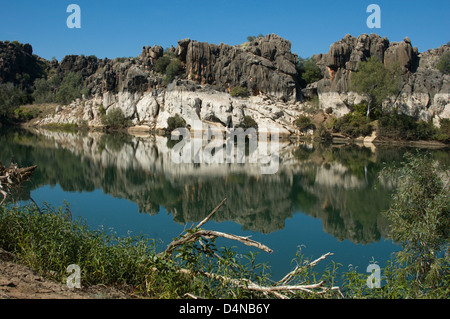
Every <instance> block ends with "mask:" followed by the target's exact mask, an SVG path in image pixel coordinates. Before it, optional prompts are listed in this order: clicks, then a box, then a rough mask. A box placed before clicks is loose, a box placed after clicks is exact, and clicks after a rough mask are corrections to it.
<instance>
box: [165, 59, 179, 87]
mask: <svg viewBox="0 0 450 319" xmlns="http://www.w3.org/2000/svg"><path fill="white" fill-rule="evenodd" d="M182 68H183V66H182V65H181V61H180V60H178V59H177V58H174V59H172V60H171V61H170V63H169V65H168V66H167V68H166V76H165V77H164V81H165V82H166V83H170V82H172V81H173V79H175V77H176V76H177V75H178V74H179V73H180V71H181V70H182Z"/></svg>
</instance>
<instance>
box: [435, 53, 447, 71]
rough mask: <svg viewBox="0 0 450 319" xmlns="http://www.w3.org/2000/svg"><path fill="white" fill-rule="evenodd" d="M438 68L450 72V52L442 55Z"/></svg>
mask: <svg viewBox="0 0 450 319" xmlns="http://www.w3.org/2000/svg"><path fill="white" fill-rule="evenodd" d="M436 68H437V69H438V70H439V71H441V72H442V73H444V74H450V52H445V53H444V54H443V55H442V57H441V58H440V60H439V62H438V64H437V66H436Z"/></svg>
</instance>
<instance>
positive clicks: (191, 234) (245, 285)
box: [154, 199, 340, 299]
mask: <svg viewBox="0 0 450 319" xmlns="http://www.w3.org/2000/svg"><path fill="white" fill-rule="evenodd" d="M225 201H226V199H224V200H223V201H222V202H221V203H220V204H219V205H218V206H217V207H216V208H215V209H214V210H213V211H212V212H211V213H210V214H209V215H208V216H207V217H206V218H205V219H203V220H202V221H201V222H200V223H199V224H198V225H197V226H196V227H195V228H193V227H191V228H189V229H188V230H186V231H185V232H187V233H186V234H184V235H182V234H180V238H179V239H174V240H173V241H172V242H171V243H170V244H169V245H168V246H167V248H166V250H165V251H163V252H161V253H159V254H158V255H157V257H158V258H170V256H172V253H173V252H174V251H175V249H176V248H177V247H179V246H182V245H184V244H185V243H189V242H195V241H197V240H199V242H200V245H202V247H204V248H205V245H204V243H203V242H202V241H201V238H202V237H203V238H207V239H210V238H217V237H222V238H227V239H231V240H236V241H239V242H241V243H243V244H244V245H247V246H251V247H256V248H258V249H261V250H263V251H265V252H268V253H272V252H273V250H272V249H270V248H269V247H267V246H266V245H263V244H261V243H259V242H256V241H254V240H251V239H249V238H248V237H243V236H237V235H232V234H227V233H223V232H218V231H213V230H204V229H200V227H201V226H203V225H204V224H205V223H206V222H208V221H209V220H210V219H211V217H212V216H213V215H214V214H215V213H216V212H217V211H218V210H219V209H220V207H221V206H222V205H223V204H224V203H225ZM214 255H215V256H216V257H217V258H218V259H220V258H221V257H220V256H218V255H217V254H215V253H214ZM329 255H332V253H326V254H324V255H323V256H321V257H319V258H317V259H316V260H314V261H312V262H310V263H308V264H306V265H303V266H297V267H296V268H295V269H294V270H293V271H291V272H290V273H289V274H287V275H286V276H285V277H284V278H283V279H282V280H280V281H279V282H278V283H276V284H275V285H274V286H261V285H257V284H255V283H254V282H252V281H250V280H248V279H245V278H244V279H234V278H229V277H226V276H223V275H219V274H215V273H209V272H203V271H196V272H193V271H191V270H188V269H185V268H181V269H178V270H177V272H178V273H182V274H186V275H190V276H198V275H201V276H205V277H208V278H212V279H215V280H220V281H222V282H224V283H228V284H232V285H234V286H236V287H238V288H241V289H245V290H249V291H254V292H261V293H263V294H264V295H269V294H271V295H273V296H275V297H276V298H280V299H289V297H288V296H286V294H294V293H295V292H296V291H304V292H308V293H312V294H319V293H325V292H327V291H329V290H337V291H338V292H339V293H340V290H339V287H332V288H327V287H324V286H323V285H324V283H325V282H324V281H320V282H318V283H315V284H308V285H302V284H298V285H287V283H288V282H289V281H290V280H291V279H292V278H293V277H294V276H295V274H296V273H298V272H299V271H300V270H301V269H305V268H309V267H314V266H315V265H316V264H317V263H319V262H320V261H321V260H323V259H325V258H326V257H328V256H329ZM154 270H155V271H157V269H156V268H154ZM317 290H319V291H317ZM185 296H187V297H190V298H198V297H197V296H194V295H191V294H186V295H185Z"/></svg>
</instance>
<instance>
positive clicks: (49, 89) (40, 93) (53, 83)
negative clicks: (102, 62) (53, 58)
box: [32, 76, 61, 103]
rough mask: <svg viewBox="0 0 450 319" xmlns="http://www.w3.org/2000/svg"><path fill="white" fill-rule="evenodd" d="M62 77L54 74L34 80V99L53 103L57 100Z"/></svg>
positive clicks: (36, 101) (39, 101)
mask: <svg viewBox="0 0 450 319" xmlns="http://www.w3.org/2000/svg"><path fill="white" fill-rule="evenodd" d="M60 84H61V81H60V79H59V78H58V77H57V76H53V77H51V78H49V79H45V78H41V79H36V80H35V81H34V91H33V94H32V96H33V100H34V102H35V103H52V102H55V101H56V92H57V90H58V87H59V85H60Z"/></svg>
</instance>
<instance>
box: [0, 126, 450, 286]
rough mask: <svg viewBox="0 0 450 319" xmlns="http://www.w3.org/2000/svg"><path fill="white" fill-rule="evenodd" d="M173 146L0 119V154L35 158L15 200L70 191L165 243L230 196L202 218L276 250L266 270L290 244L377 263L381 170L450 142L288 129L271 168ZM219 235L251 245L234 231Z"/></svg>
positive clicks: (98, 216)
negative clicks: (415, 143)
mask: <svg viewBox="0 0 450 319" xmlns="http://www.w3.org/2000/svg"><path fill="white" fill-rule="evenodd" d="M175 145H176V144H175ZM173 147H174V141H171V140H170V139H169V138H167V137H163V136H158V135H145V134H142V135H138V136H136V135H134V136H133V135H125V134H103V133H100V132H84V133H81V132H77V133H73V132H72V133H71V132H57V131H49V130H19V129H11V128H5V127H4V128H2V129H0V160H1V161H2V162H3V163H4V164H5V165H8V164H9V162H10V160H11V158H12V159H13V160H14V161H15V162H16V163H18V164H19V166H28V165H37V166H38V168H37V170H36V171H35V174H34V175H33V177H32V179H31V181H30V182H28V183H27V184H26V185H25V186H24V189H23V192H22V194H21V197H20V200H24V201H26V200H29V199H30V197H31V198H32V199H33V200H34V201H35V202H36V203H38V205H43V204H44V203H48V204H50V205H52V206H55V207H59V206H62V205H64V203H67V204H68V205H69V207H70V209H71V212H72V215H73V217H74V218H77V217H81V218H82V219H84V220H86V222H87V223H88V225H89V226H90V227H91V228H93V229H98V228H99V227H101V228H103V229H107V230H113V231H115V232H116V233H117V234H118V235H119V236H126V235H128V234H132V235H145V236H148V237H150V238H153V239H155V240H157V241H158V243H159V244H158V245H159V246H160V247H161V249H164V248H165V247H166V245H167V244H168V243H169V242H170V241H171V240H172V239H173V238H174V237H176V236H178V235H179V234H180V233H181V232H182V231H183V229H185V228H186V227H187V225H191V224H192V223H198V222H200V221H201V220H202V219H204V218H205V217H206V216H207V215H208V214H209V213H210V212H211V210H212V209H214V208H215V207H216V206H217V205H218V204H219V203H220V202H221V201H222V200H223V199H224V198H227V201H226V204H225V205H224V206H222V207H221V209H220V210H219V211H218V212H217V213H216V214H215V215H214V218H213V219H212V220H211V221H210V222H208V223H207V224H205V225H204V228H206V229H211V230H216V231H223V232H227V233H232V234H236V235H241V236H251V239H253V240H256V241H259V242H261V243H263V244H265V245H267V246H269V247H270V248H271V249H273V251H274V252H273V253H272V254H268V253H265V252H261V253H259V255H258V261H260V262H267V263H268V265H269V266H270V267H271V272H272V277H273V278H274V279H279V278H281V277H283V276H284V275H285V274H286V273H287V272H289V271H290V270H292V268H293V267H294V266H295V263H292V260H293V258H294V257H295V255H296V252H297V251H298V250H299V249H301V252H302V253H303V254H304V255H305V257H307V258H311V259H315V258H318V257H320V256H321V255H323V254H325V253H327V252H331V253H333V255H332V256H331V257H328V258H327V261H322V262H321V263H322V265H324V266H326V265H328V264H330V262H332V261H333V262H336V263H339V264H342V267H343V268H342V269H344V270H346V269H348V267H349V265H351V266H353V267H357V268H358V269H359V270H360V271H361V272H365V271H366V267H367V266H368V265H369V264H370V263H372V262H373V261H376V262H378V263H379V264H380V265H383V264H384V263H385V262H386V260H388V259H389V258H390V257H391V254H392V253H393V252H395V251H398V250H399V249H400V247H399V245H398V244H396V243H393V242H392V241H390V240H389V239H387V236H388V228H389V225H388V221H387V220H386V218H385V217H384V216H383V214H382V212H383V211H385V210H386V209H388V208H389V205H390V201H391V195H392V192H393V190H394V186H395V181H386V180H384V181H381V180H379V178H378V173H379V172H380V170H381V169H382V168H383V167H385V166H387V167H388V166H391V165H394V164H395V163H400V162H401V161H402V156H403V154H404V153H405V152H407V151H409V152H416V151H419V152H423V151H428V152H430V153H431V154H432V155H433V156H434V157H435V158H436V159H438V160H441V161H446V162H448V161H449V160H450V157H449V152H448V149H428V150H427V149H415V148H411V147H409V148H408V147H399V146H388V145H384V146H382V145H377V146H375V145H373V144H369V145H355V144H328V145H327V144H321V143H305V142H303V143H300V142H299V143H293V142H288V141H286V142H281V143H280V145H279V167H278V170H277V172H276V173H275V174H261V170H260V165H258V164H257V163H256V164H254V163H247V162H246V163H243V164H237V163H236V164H235V163H232V164H226V163H219V164H202V163H184V164H183V163H181V164H180V163H176V162H175V161H174V160H173V159H172V158H171V150H172V149H173ZM219 243H220V244H221V245H223V246H228V247H231V246H233V247H234V246H235V247H236V249H237V250H238V251H239V252H242V253H245V252H248V251H249V248H248V247H246V246H242V245H241V244H240V243H238V242H230V241H228V240H225V239H224V240H222V241H220V242H219ZM252 250H253V249H252ZM238 256H239V255H238Z"/></svg>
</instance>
